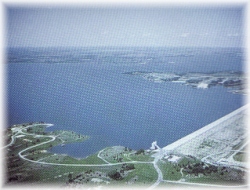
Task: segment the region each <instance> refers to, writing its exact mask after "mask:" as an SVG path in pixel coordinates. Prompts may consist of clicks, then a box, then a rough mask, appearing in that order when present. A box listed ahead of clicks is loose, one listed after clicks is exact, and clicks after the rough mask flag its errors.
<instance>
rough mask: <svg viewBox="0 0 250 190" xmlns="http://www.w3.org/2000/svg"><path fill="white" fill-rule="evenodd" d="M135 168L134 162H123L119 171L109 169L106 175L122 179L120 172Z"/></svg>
mask: <svg viewBox="0 0 250 190" xmlns="http://www.w3.org/2000/svg"><path fill="white" fill-rule="evenodd" d="M133 169H135V166H134V164H123V165H122V167H121V169H120V171H119V170H117V169H116V170H111V171H110V172H109V173H108V176H109V177H110V178H112V179H114V180H122V179H123V176H122V174H124V171H128V170H133Z"/></svg>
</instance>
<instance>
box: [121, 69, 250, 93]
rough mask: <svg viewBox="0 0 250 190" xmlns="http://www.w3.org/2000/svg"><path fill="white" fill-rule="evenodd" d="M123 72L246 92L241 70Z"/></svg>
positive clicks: (201, 86)
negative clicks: (178, 72) (212, 71)
mask: <svg viewBox="0 0 250 190" xmlns="http://www.w3.org/2000/svg"><path fill="white" fill-rule="evenodd" d="M124 74H129V75H135V76H140V77H143V78H144V79H146V80H149V81H153V82H159V83H161V82H176V83H181V84H184V85H187V86H191V87H193V88H201V89H205V88H210V87H212V86H223V87H226V88H228V89H229V92H231V93H236V94H246V83H247V79H246V75H245V74H243V73H242V72H234V71H232V72H214V73H193V72H192V73H180V74H177V73H160V72H143V71H134V72H126V73H124Z"/></svg>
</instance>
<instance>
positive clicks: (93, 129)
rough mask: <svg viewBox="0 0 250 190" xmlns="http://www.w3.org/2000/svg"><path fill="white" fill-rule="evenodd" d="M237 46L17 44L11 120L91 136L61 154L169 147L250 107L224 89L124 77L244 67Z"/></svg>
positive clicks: (12, 57) (12, 52)
mask: <svg viewBox="0 0 250 190" xmlns="http://www.w3.org/2000/svg"><path fill="white" fill-rule="evenodd" d="M242 70H243V57H242V50H241V49H235V48H227V49H222V48H217V49H212V48H202V49H198V48H109V49H108V48H79V49H77V48H64V49H56V48H55V49H54V48H51V49H42V48H35V49H34V48H33V49H32V48H16V49H9V51H8V64H7V66H6V81H7V112H6V113H7V123H8V125H9V126H10V125H13V124H17V123H25V122H32V121H44V122H47V123H53V124H54V126H53V127H51V128H49V129H48V130H59V129H63V130H72V131H76V132H78V133H82V134H84V135H89V136H91V138H90V140H88V141H85V142H83V143H73V144H68V145H66V146H65V147H61V146H58V147H54V148H53V149H52V151H53V152H56V153H67V154H70V155H72V156H74V157H85V156H87V155H89V154H92V153H95V152H97V151H98V150H101V149H102V148H105V147H106V146H114V145H122V146H127V147H130V148H132V149H140V148H145V149H146V148H149V147H150V145H151V143H152V142H153V141H155V140H156V141H157V142H158V145H159V146H166V145H167V144H169V143H172V142H174V141H176V140H178V139H179V138H181V137H183V136H185V135H188V134H190V133H191V132H193V131H196V130H197V129H199V128H201V127H203V126H205V125H207V124H209V123H211V122H213V121H215V120H216V119H218V118H220V117H222V116H224V115H226V114H228V113H230V112H232V111H234V110H235V109H237V108H239V107H241V106H242V105H243V104H244V101H243V100H244V96H243V95H239V94H232V93H229V92H228V90H227V89H225V88H223V87H212V88H209V89H194V88H191V87H189V86H185V85H180V84H177V83H154V82H150V81H147V80H144V79H143V78H140V77H135V76H131V75H126V74H123V73H124V72H131V71H149V72H178V73H181V72H185V73H186V72H218V71H242Z"/></svg>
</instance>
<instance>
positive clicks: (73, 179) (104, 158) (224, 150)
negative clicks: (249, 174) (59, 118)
mask: <svg viewBox="0 0 250 190" xmlns="http://www.w3.org/2000/svg"><path fill="white" fill-rule="evenodd" d="M247 107H248V106H243V107H241V108H239V109H238V110H236V111H234V112H232V113H230V114H229V115H227V116H225V117H223V118H221V119H219V120H217V121H215V122H213V123H211V124H209V125H207V126H205V127H203V128H201V129H200V130H198V131H196V132H194V133H192V134H190V135H188V136H186V137H183V138H182V139H180V140H178V141H176V142H174V143H172V144H170V145H168V146H166V147H164V148H160V147H159V146H158V145H157V142H153V143H152V145H151V147H150V146H149V147H150V148H149V149H147V150H144V149H140V150H132V149H130V148H129V147H123V146H113V147H107V148H105V149H103V150H100V151H98V152H96V154H93V155H90V156H88V157H87V158H82V159H77V158H73V157H70V156H68V155H65V154H54V153H52V152H51V151H50V148H51V147H53V146H61V145H63V144H66V143H72V142H83V143H84V141H85V140H88V138H89V136H86V135H82V134H77V133H75V132H73V131H63V130H62V131H54V132H45V129H46V127H49V126H50V127H52V126H53V125H52V124H47V123H43V122H36V123H25V124H18V125H13V126H11V127H10V128H8V129H7V130H6V131H5V137H6V138H5V141H6V144H5V146H4V147H3V149H4V150H5V152H6V165H7V167H6V174H5V176H6V179H5V183H6V185H8V186H10V185H17V184H18V185H20V184H23V185H27V184H29V185H31V186H34V187H35V186H37V185H39V186H42V185H48V184H50V185H57V186H60V187H66V186H70V187H92V188H94V187H97V186H98V187H102V188H103V189H106V188H107V189H109V188H110V187H117V185H119V187H128V188H131V187H146V188H148V189H153V188H156V187H163V186H164V187H166V186H167V187H171V186H178V187H182V186H183V185H185V186H187V185H188V186H194V187H195V186H204V187H205V186H208V187H244V186H246V175H245V173H246V171H247V168H246V146H247V144H248V141H247V135H246V131H245V125H246V123H245V119H246V110H247Z"/></svg>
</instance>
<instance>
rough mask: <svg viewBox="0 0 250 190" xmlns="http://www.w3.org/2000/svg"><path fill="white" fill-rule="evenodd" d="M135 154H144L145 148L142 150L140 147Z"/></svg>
mask: <svg viewBox="0 0 250 190" xmlns="http://www.w3.org/2000/svg"><path fill="white" fill-rule="evenodd" d="M135 154H137V155H138V154H145V150H143V149H140V150H138V151H137V152H136V153H135Z"/></svg>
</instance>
